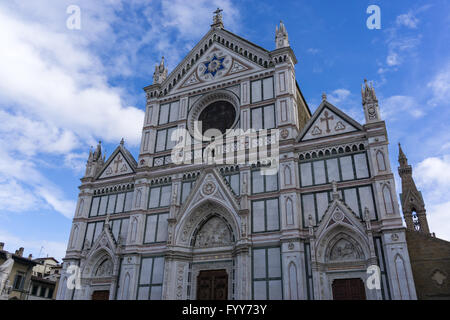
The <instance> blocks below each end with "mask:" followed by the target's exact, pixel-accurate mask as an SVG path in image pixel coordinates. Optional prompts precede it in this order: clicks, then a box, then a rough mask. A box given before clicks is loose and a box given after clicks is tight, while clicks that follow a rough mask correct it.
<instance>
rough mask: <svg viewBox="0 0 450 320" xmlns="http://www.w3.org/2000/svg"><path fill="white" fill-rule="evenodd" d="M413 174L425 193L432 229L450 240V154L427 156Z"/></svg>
mask: <svg viewBox="0 0 450 320" xmlns="http://www.w3.org/2000/svg"><path fill="white" fill-rule="evenodd" d="M413 175H414V178H415V181H416V183H417V187H418V188H419V190H422V193H423V198H424V201H425V208H426V210H427V219H428V224H429V227H430V231H431V232H435V233H436V236H437V237H438V238H443V239H446V240H448V241H450V214H449V212H450V201H448V191H449V190H450V155H443V156H441V157H430V158H426V159H425V160H423V161H422V162H420V163H419V164H418V165H417V166H416V167H415V168H414V173H413Z"/></svg>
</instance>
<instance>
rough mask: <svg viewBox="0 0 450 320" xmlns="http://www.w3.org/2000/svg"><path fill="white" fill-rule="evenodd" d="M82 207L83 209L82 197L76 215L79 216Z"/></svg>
mask: <svg viewBox="0 0 450 320" xmlns="http://www.w3.org/2000/svg"><path fill="white" fill-rule="evenodd" d="M83 209H84V199H81V201H80V205H79V206H78V211H77V216H78V217H79V216H81V214H82V213H83Z"/></svg>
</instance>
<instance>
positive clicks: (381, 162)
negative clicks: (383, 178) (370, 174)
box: [377, 150, 386, 171]
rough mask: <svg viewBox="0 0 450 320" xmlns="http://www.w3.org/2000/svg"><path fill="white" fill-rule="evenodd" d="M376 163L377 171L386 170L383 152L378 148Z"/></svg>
mask: <svg viewBox="0 0 450 320" xmlns="http://www.w3.org/2000/svg"><path fill="white" fill-rule="evenodd" d="M377 165H378V171H386V160H385V158H384V153H383V152H382V151H380V150H378V151H377Z"/></svg>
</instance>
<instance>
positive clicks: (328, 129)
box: [320, 111, 334, 133]
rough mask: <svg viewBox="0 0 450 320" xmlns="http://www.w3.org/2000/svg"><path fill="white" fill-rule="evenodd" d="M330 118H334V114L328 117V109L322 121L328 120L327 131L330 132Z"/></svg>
mask: <svg viewBox="0 0 450 320" xmlns="http://www.w3.org/2000/svg"><path fill="white" fill-rule="evenodd" d="M329 120H334V117H333V116H330V117H328V111H325V118H320V122H324V121H326V122H327V133H330V132H331V130H330V124H329V123H328V121H329Z"/></svg>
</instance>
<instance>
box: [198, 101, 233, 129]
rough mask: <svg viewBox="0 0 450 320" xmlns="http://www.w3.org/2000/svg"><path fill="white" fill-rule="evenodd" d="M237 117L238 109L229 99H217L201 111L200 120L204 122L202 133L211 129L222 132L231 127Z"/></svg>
mask: <svg viewBox="0 0 450 320" xmlns="http://www.w3.org/2000/svg"><path fill="white" fill-rule="evenodd" d="M235 119H236V110H235V109H234V106H233V105H232V104H231V103H230V102H228V101H216V102H213V103H211V104H210V105H209V106H207V107H206V108H205V109H203V111H202V112H201V113H200V116H199V117H198V121H201V122H202V135H204V134H205V132H206V131H208V130H209V129H217V130H219V131H220V132H221V133H222V134H224V133H225V132H226V130H227V129H231V128H232V126H233V124H234V120H235Z"/></svg>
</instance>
